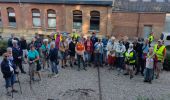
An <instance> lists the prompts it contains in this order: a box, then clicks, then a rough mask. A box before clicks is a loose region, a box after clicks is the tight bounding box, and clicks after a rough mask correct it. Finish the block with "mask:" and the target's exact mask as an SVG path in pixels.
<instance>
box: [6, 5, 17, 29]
mask: <svg viewBox="0 0 170 100" xmlns="http://www.w3.org/2000/svg"><path fill="white" fill-rule="evenodd" d="M7 11H8V21H9V26H14V27H16V19H15V11H14V9H13V8H7Z"/></svg>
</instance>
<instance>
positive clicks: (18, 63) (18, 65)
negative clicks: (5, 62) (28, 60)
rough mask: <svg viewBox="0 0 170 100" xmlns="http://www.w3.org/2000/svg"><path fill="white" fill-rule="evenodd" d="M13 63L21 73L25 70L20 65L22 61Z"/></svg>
mask: <svg viewBox="0 0 170 100" xmlns="http://www.w3.org/2000/svg"><path fill="white" fill-rule="evenodd" d="M15 64H16V66H17V67H19V69H20V71H21V73H23V72H25V71H24V69H23V67H22V61H16V62H15Z"/></svg>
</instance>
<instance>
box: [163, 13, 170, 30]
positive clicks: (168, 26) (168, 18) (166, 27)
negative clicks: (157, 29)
mask: <svg viewBox="0 0 170 100" xmlns="http://www.w3.org/2000/svg"><path fill="white" fill-rule="evenodd" d="M164 32H170V14H166V19H165V25H164Z"/></svg>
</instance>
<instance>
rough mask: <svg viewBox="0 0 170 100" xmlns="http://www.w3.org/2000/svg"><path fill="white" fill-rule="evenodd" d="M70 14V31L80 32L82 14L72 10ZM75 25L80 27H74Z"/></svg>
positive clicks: (79, 11)
mask: <svg viewBox="0 0 170 100" xmlns="http://www.w3.org/2000/svg"><path fill="white" fill-rule="evenodd" d="M72 12H73V19H72V21H73V24H72V29H73V30H82V25H83V12H82V11H81V10H73V11H72ZM79 17H80V18H79ZM76 24H80V25H76Z"/></svg>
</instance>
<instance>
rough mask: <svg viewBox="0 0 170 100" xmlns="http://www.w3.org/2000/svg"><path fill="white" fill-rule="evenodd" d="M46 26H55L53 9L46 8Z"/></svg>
mask: <svg viewBox="0 0 170 100" xmlns="http://www.w3.org/2000/svg"><path fill="white" fill-rule="evenodd" d="M47 13H48V27H49V28H56V13H55V11H54V10H48V11H47Z"/></svg>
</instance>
